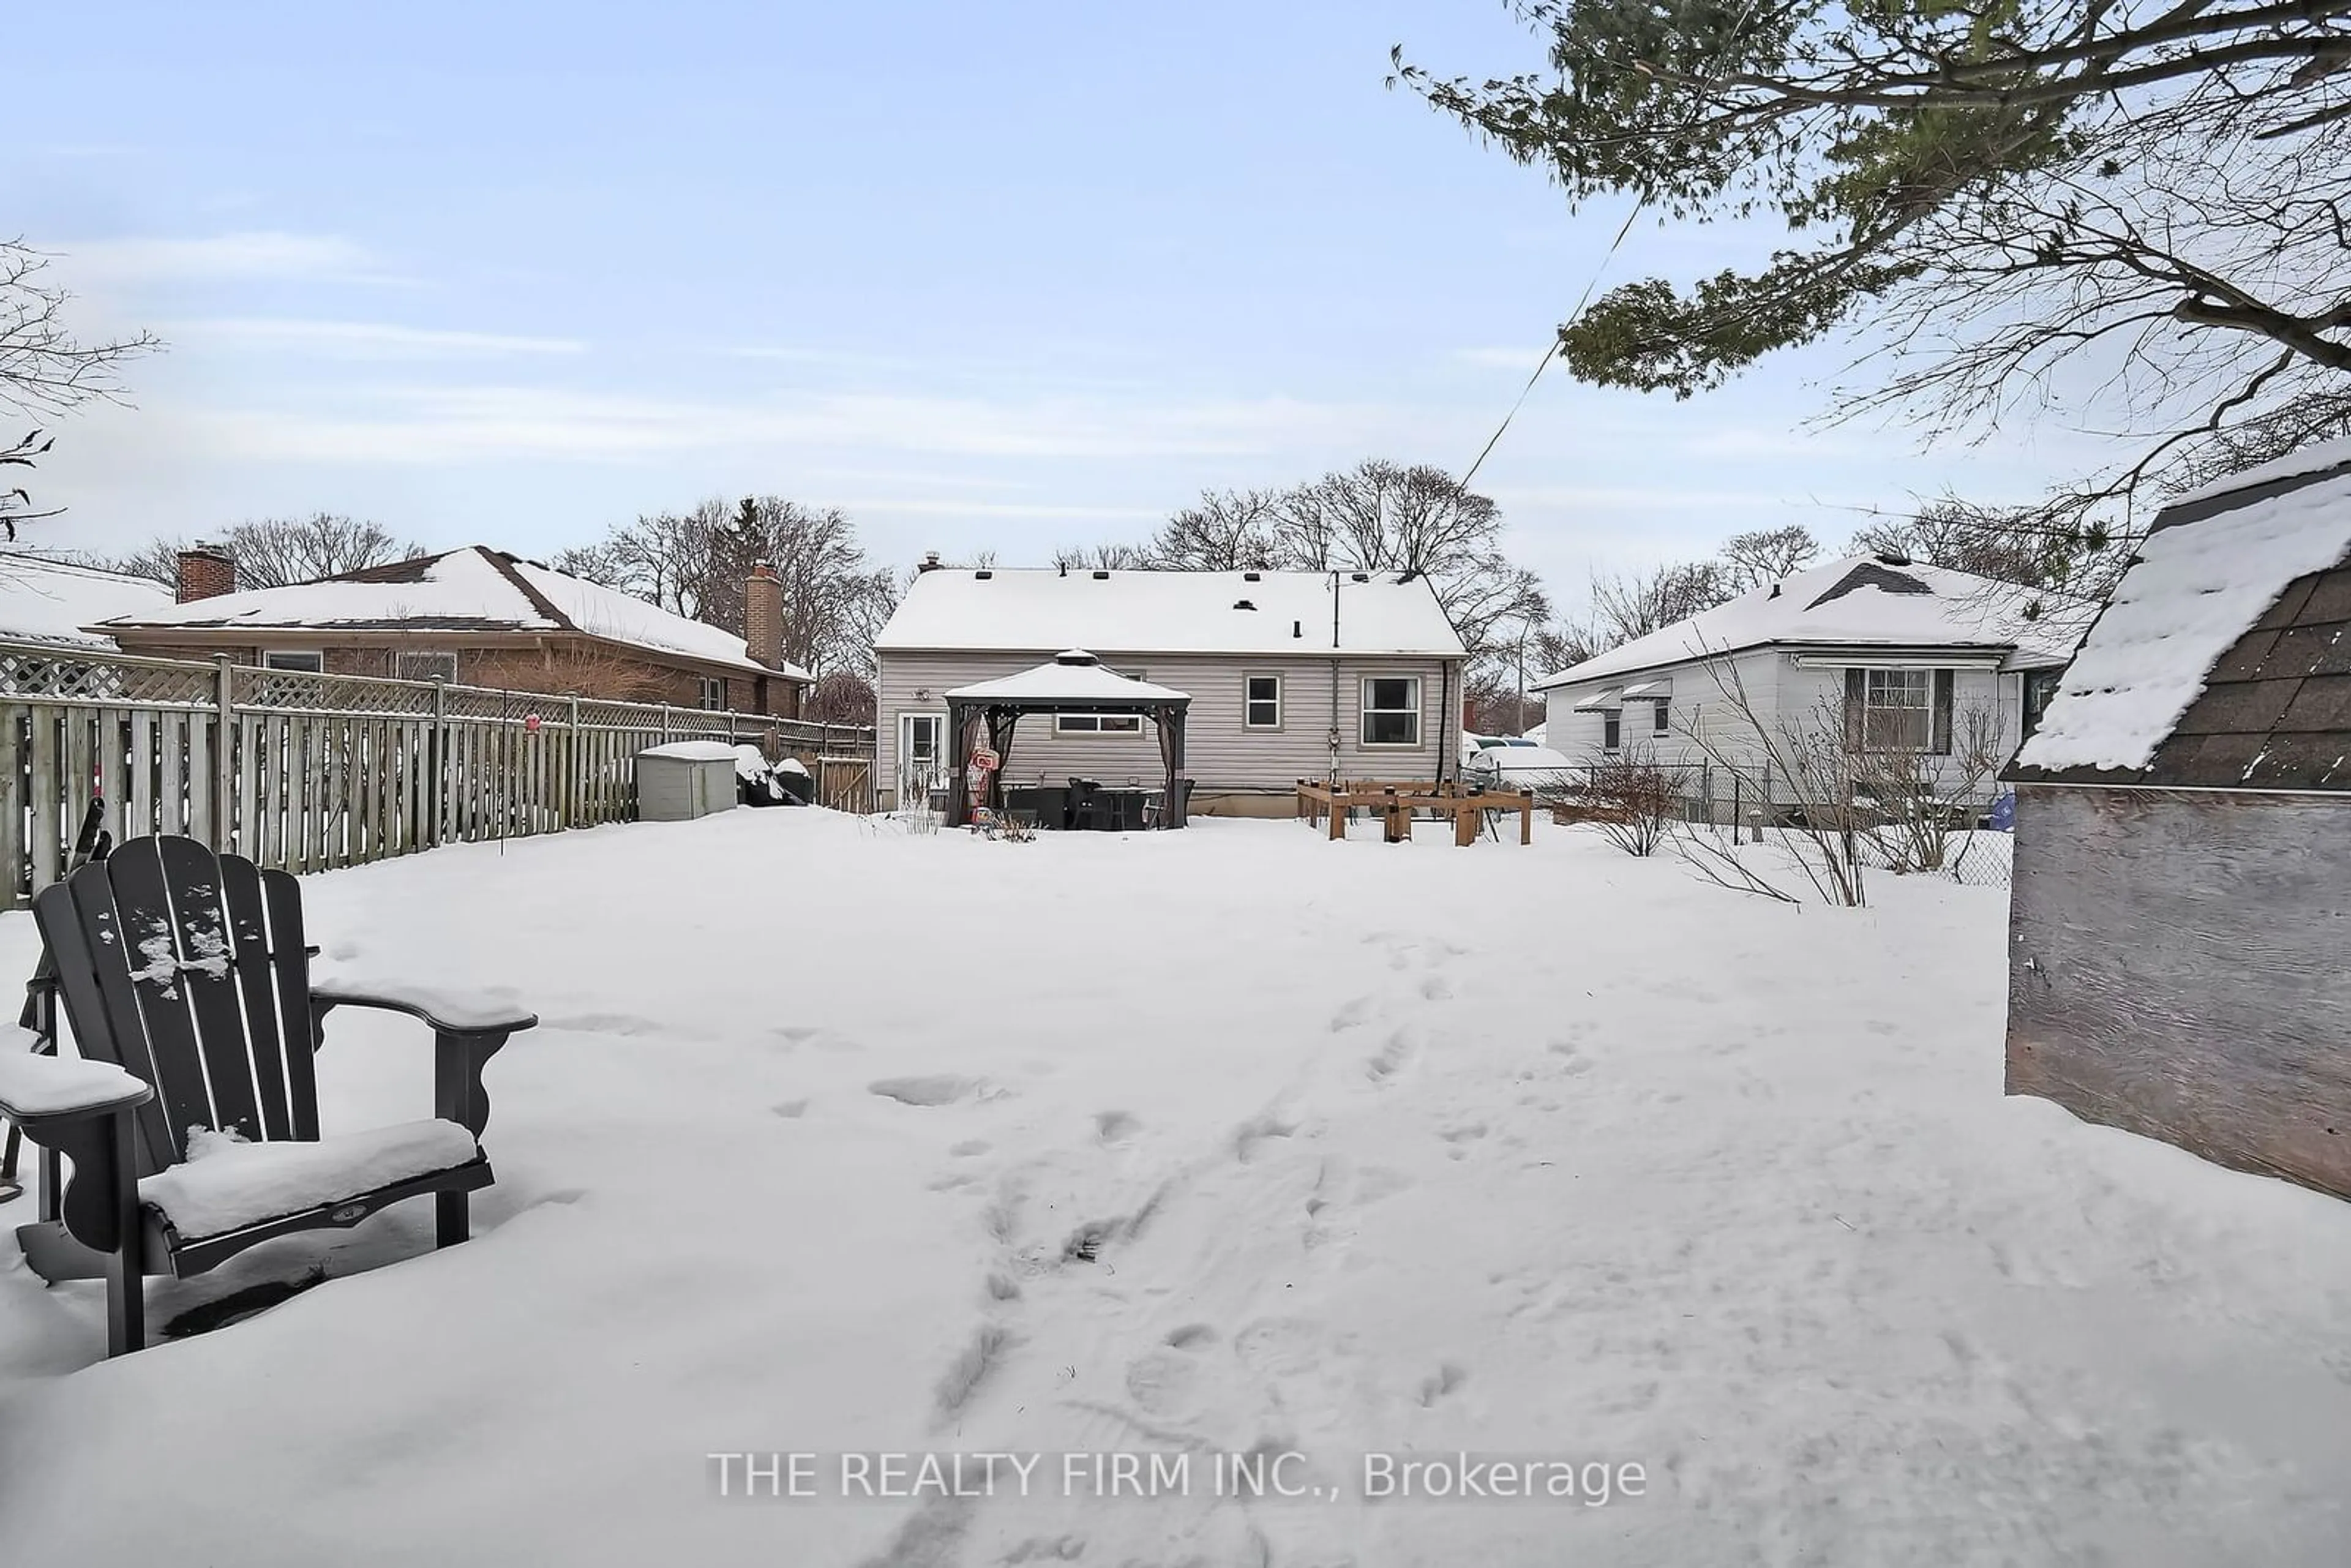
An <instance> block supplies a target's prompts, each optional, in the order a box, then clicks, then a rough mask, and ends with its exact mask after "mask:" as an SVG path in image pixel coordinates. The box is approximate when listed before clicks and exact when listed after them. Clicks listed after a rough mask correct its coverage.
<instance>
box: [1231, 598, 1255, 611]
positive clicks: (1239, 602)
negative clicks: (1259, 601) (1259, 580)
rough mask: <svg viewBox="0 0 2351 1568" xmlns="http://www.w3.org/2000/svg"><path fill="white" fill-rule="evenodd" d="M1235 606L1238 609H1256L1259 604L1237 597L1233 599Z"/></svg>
mask: <svg viewBox="0 0 2351 1568" xmlns="http://www.w3.org/2000/svg"><path fill="white" fill-rule="evenodd" d="M1233 608H1234V609H1236V610H1254V609H1256V608H1257V606H1256V605H1254V604H1252V603H1250V602H1249V601H1248V600H1246V599H1236V600H1234V601H1233Z"/></svg>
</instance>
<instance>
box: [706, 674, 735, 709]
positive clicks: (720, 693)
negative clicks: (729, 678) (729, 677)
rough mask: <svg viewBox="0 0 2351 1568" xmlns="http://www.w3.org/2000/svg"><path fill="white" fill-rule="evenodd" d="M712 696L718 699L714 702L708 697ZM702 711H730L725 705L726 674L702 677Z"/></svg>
mask: <svg viewBox="0 0 2351 1568" xmlns="http://www.w3.org/2000/svg"><path fill="white" fill-rule="evenodd" d="M713 696H716V698H717V699H718V700H717V701H716V702H712V701H711V700H710V699H711V698H712V697H713ZM702 711H703V712H705V713H726V712H728V711H730V710H729V709H728V707H727V706H726V676H724V675H705V676H703V677H702Z"/></svg>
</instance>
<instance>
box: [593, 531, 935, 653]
mask: <svg viewBox="0 0 2351 1568" xmlns="http://www.w3.org/2000/svg"><path fill="white" fill-rule="evenodd" d="M761 561H765V562H767V563H768V566H769V567H770V568H771V569H772V570H774V572H775V574H776V576H777V577H778V579H779V580H781V581H782V583H783V586H784V626H783V654H784V657H785V658H786V659H787V660H788V661H789V662H790V663H792V664H799V665H800V666H801V667H802V668H804V669H807V670H809V671H810V672H811V673H812V674H819V675H823V674H829V673H831V672H832V671H834V670H853V671H863V670H867V669H870V668H871V667H872V635H873V632H875V631H877V630H878V629H879V627H880V624H881V622H882V621H883V620H886V619H887V618H888V616H889V612H890V608H891V606H892V605H893V604H894V603H895V602H896V598H897V593H898V585H897V583H896V581H895V580H894V579H893V575H892V573H891V572H890V571H889V570H888V569H887V568H883V567H876V566H873V565H872V564H871V563H870V562H869V561H868V560H867V559H866V557H865V550H864V547H863V546H862V545H861V544H860V543H859V542H858V539H857V529H856V526H855V525H854V524H853V523H852V522H851V520H850V519H849V517H848V516H847V515H846V514H844V513H842V512H841V511H840V510H838V509H836V508H832V507H824V508H818V507H807V506H803V505H801V504H800V503H799V502H797V501H792V500H787V499H786V498H784V497H780V496H746V497H743V498H742V499H740V500H739V501H737V502H734V503H732V504H730V503H728V502H726V501H723V500H719V499H716V498H715V497H714V498H712V499H709V500H705V501H703V502H700V503H699V504H697V505H696V506H695V507H692V508H690V509H688V510H686V511H683V512H651V513H644V514H641V515H640V516H639V517H637V518H636V519H635V520H634V521H633V522H628V523H622V524H619V525H617V526H615V527H614V528H611V530H610V531H609V532H608V533H607V534H606V535H605V537H604V538H602V539H601V540H600V541H598V542H597V543H595V544H593V545H589V546H582V547H576V548H574V549H571V550H569V551H566V552H564V553H563V554H562V555H561V556H559V557H558V558H557V563H558V565H559V568H560V570H568V571H571V572H573V573H575V574H576V575H578V576H580V577H584V578H586V579H588V580H590V581H593V582H599V583H601V584H603V585H604V586H606V587H609V588H617V589H620V590H622V591H623V592H627V593H632V594H635V595H636V596H637V597H638V598H640V599H643V600H647V601H651V602H652V603H654V604H657V605H659V606H661V607H662V608H663V609H664V610H667V611H669V612H671V613H672V614H675V615H683V616H685V617H687V618H688V619H690V620H695V621H701V622H706V623H707V624H709V625H712V626H716V627H720V628H722V629H723V630H726V631H728V632H734V633H735V634H736V635H737V636H740V635H742V633H743V584H744V582H745V580H747V579H748V578H749V576H750V574H751V570H752V569H753V568H754V567H755V566H756V565H758V563H759V562H761Z"/></svg>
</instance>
